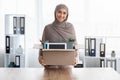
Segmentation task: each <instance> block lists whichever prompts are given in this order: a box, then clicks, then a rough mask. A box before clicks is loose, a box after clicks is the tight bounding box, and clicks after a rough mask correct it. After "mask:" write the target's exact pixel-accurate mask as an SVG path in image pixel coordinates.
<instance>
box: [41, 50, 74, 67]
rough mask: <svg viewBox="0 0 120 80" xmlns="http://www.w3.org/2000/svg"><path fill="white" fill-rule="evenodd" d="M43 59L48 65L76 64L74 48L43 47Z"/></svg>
mask: <svg viewBox="0 0 120 80" xmlns="http://www.w3.org/2000/svg"><path fill="white" fill-rule="evenodd" d="M42 53H43V59H44V62H45V64H46V65H74V64H75V50H74V49H43V50H42Z"/></svg>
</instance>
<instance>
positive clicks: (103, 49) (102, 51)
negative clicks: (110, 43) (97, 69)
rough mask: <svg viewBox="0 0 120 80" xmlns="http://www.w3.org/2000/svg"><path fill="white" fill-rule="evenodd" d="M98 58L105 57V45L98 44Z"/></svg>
mask: <svg viewBox="0 0 120 80" xmlns="http://www.w3.org/2000/svg"><path fill="white" fill-rule="evenodd" d="M100 57H105V43H100Z"/></svg>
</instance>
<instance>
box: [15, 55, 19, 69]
mask: <svg viewBox="0 0 120 80" xmlns="http://www.w3.org/2000/svg"><path fill="white" fill-rule="evenodd" d="M15 64H16V67H20V55H16V56H15Z"/></svg>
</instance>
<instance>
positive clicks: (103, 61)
mask: <svg viewBox="0 0 120 80" xmlns="http://www.w3.org/2000/svg"><path fill="white" fill-rule="evenodd" d="M100 67H105V60H104V59H100Z"/></svg>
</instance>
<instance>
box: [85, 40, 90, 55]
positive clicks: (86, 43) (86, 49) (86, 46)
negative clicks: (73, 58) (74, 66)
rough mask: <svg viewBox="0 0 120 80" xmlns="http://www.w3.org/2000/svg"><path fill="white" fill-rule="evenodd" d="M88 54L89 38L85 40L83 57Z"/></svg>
mask: <svg viewBox="0 0 120 80" xmlns="http://www.w3.org/2000/svg"><path fill="white" fill-rule="evenodd" d="M89 54H90V38H85V56H89Z"/></svg>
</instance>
